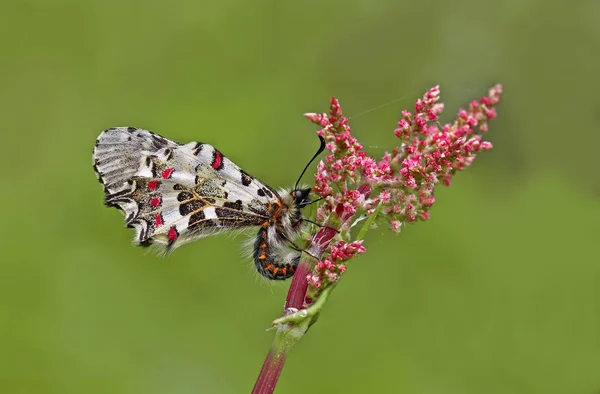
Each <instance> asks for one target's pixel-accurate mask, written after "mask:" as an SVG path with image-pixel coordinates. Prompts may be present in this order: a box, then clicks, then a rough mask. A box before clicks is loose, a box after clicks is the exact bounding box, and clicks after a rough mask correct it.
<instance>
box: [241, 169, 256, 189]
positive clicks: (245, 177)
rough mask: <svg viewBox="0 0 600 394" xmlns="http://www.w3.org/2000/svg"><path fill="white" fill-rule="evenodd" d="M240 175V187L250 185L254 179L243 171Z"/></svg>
mask: <svg viewBox="0 0 600 394" xmlns="http://www.w3.org/2000/svg"><path fill="white" fill-rule="evenodd" d="M240 174H241V177H242V185H244V186H250V184H251V183H252V180H253V179H254V178H252V176H250V175H249V174H248V173H247V172H246V171H244V170H240Z"/></svg>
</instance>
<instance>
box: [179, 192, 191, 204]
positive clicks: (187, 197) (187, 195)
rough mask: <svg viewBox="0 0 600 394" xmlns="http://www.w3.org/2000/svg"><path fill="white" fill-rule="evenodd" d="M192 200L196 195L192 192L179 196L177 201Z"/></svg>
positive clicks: (182, 193)
mask: <svg viewBox="0 0 600 394" xmlns="http://www.w3.org/2000/svg"><path fill="white" fill-rule="evenodd" d="M192 198H194V195H193V194H192V193H190V192H181V193H179V194H178V195H177V201H179V202H181V201H187V200H191V199H192Z"/></svg>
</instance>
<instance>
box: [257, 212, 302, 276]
mask: <svg viewBox="0 0 600 394" xmlns="http://www.w3.org/2000/svg"><path fill="white" fill-rule="evenodd" d="M253 256H254V264H255V265H256V269H257V271H258V272H259V273H260V274H261V275H263V276H265V277H267V278H268V279H273V280H283V279H287V278H289V277H290V276H292V275H294V272H295V271H296V267H297V266H298V262H299V261H300V256H294V257H293V258H292V259H291V260H289V261H282V259H281V258H280V257H279V256H277V255H276V254H275V253H273V250H272V246H271V245H270V243H269V223H268V222H265V223H264V224H263V225H262V227H261V228H260V230H258V234H257V235H256V241H255V242H254V253H253Z"/></svg>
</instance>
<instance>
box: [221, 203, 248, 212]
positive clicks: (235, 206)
mask: <svg viewBox="0 0 600 394" xmlns="http://www.w3.org/2000/svg"><path fill="white" fill-rule="evenodd" d="M223 208H230V209H234V210H236V211H241V210H243V209H244V206H243V205H242V200H237V201H226V202H225V203H224V204H223Z"/></svg>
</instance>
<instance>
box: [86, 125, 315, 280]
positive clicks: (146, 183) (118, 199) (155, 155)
mask: <svg viewBox="0 0 600 394" xmlns="http://www.w3.org/2000/svg"><path fill="white" fill-rule="evenodd" d="M319 138H320V140H321V146H320V148H319V150H318V152H317V153H316V154H315V156H314V157H313V158H312V159H311V161H310V162H309V164H308V165H307V166H306V167H305V168H304V171H303V172H302V174H304V172H305V171H306V169H307V168H308V166H309V165H310V163H311V162H312V161H313V160H314V159H315V158H316V157H317V156H318V155H319V154H320V153H321V152H322V151H323V149H324V146H325V145H324V140H323V139H322V138H321V137H319ZM93 164H94V170H95V172H96V175H97V177H98V180H99V181H100V183H101V184H102V185H103V186H104V192H105V204H106V205H107V206H111V207H116V208H118V209H120V210H121V211H123V213H124V215H125V223H126V225H127V227H130V228H134V229H135V232H136V233H135V237H134V242H135V243H137V244H139V245H141V246H149V245H158V246H159V247H162V248H163V250H165V251H170V250H173V249H175V248H176V247H178V246H181V245H183V244H185V243H187V242H191V241H194V240H196V239H198V238H201V237H205V236H208V235H213V234H216V233H220V232H223V231H228V230H236V229H246V228H251V227H258V234H257V235H256V240H255V241H254V250H253V258H254V263H255V265H256V269H257V271H258V272H259V273H260V274H261V275H263V276H265V277H267V278H268V279H274V280H282V279H286V278H289V277H290V276H292V275H293V274H294V272H295V269H296V267H297V266H298V262H299V260H300V252H301V249H300V248H299V247H297V246H296V245H295V244H294V242H293V239H294V238H295V237H296V236H298V235H299V234H300V233H301V231H302V230H303V227H304V224H305V222H306V221H308V219H305V218H303V217H302V214H301V209H302V208H303V207H305V206H306V205H308V204H310V203H312V202H311V201H310V200H309V194H310V191H311V189H310V188H300V187H298V182H297V183H296V186H295V187H294V188H293V189H287V190H286V189H283V190H280V191H275V190H274V189H273V188H271V187H269V186H268V185H266V184H265V183H263V182H261V181H260V180H258V179H257V178H255V177H253V176H252V175H250V174H248V173H247V172H246V171H244V170H242V169H241V168H240V167H238V166H237V165H236V164H235V163H233V162H232V161H231V160H229V159H228V158H227V157H225V156H224V155H223V154H222V153H221V152H220V151H219V150H217V149H216V148H215V147H213V146H211V145H209V144H206V143H202V142H190V143H187V144H180V143H178V142H175V141H171V140H169V139H167V138H165V137H162V136H160V135H158V134H156V133H153V132H151V131H148V130H143V129H139V128H135V127H114V128H110V129H108V130H105V131H103V132H102V133H101V134H100V135H99V136H98V138H97V139H96V144H95V147H94V153H93ZM301 177H302V175H301V176H300V178H301ZM299 180H300V179H299ZM299 180H298V181H299ZM311 222H312V221H311Z"/></svg>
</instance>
